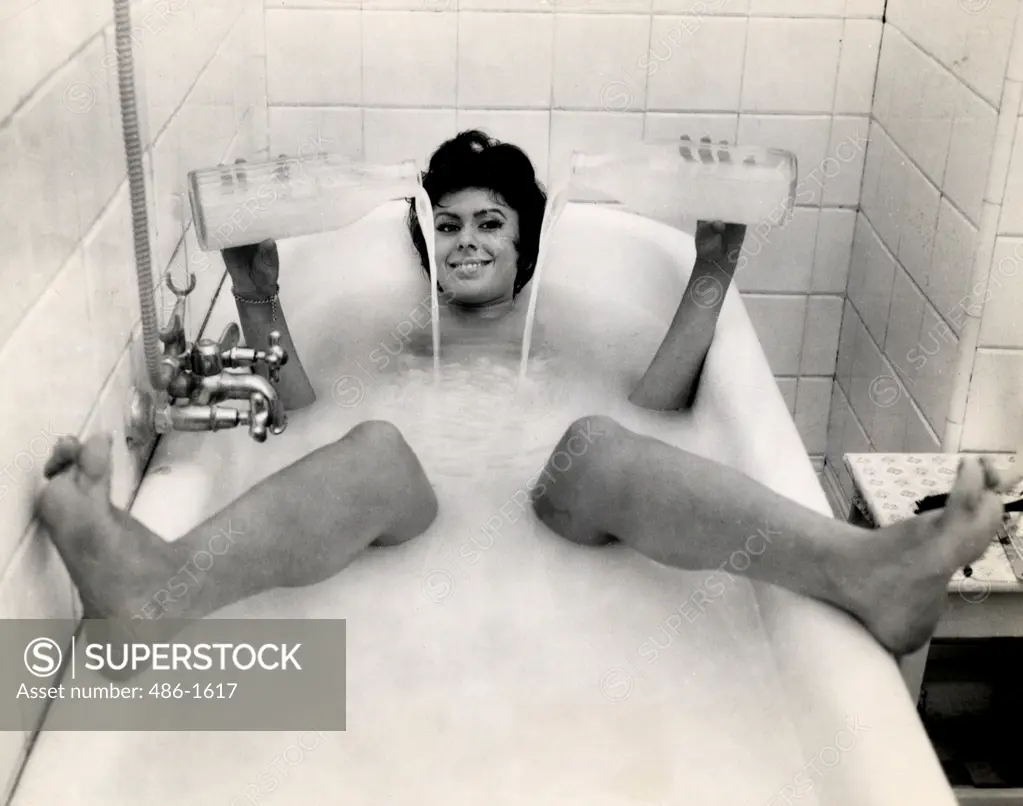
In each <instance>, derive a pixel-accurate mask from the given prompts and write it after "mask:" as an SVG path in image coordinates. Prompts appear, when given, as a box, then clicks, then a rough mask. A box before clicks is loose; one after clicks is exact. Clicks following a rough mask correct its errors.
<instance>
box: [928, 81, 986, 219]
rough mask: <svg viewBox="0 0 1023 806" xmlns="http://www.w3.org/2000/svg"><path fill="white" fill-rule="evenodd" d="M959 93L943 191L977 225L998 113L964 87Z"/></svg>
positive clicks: (959, 88) (959, 86)
mask: <svg viewBox="0 0 1023 806" xmlns="http://www.w3.org/2000/svg"><path fill="white" fill-rule="evenodd" d="M956 93H957V96H958V98H957V101H956V113H955V121H954V122H953V123H952V139H951V141H950V143H949V148H948V164H947V165H946V166H945V177H944V181H943V183H942V190H943V191H944V192H945V193H946V194H948V196H949V198H951V199H952V201H954V202H955V203H956V204H957V205H958V206H959V208H960V209H961V210H963V212H965V213H966V215H968V216H969V217H970V220H971V221H972V222H973V223H974V224H978V223H979V222H980V209H981V203H982V202H983V200H984V189H985V187H986V186H987V180H988V171H989V169H990V167H991V155H992V152H993V150H994V142H995V126H996V124H997V123H998V113H997V112H996V111H995V109H994V107H992V106H991V105H990V104H988V103H986V102H985V101H983V100H982V99H981V98H980V97H979V96H978V95H977V94H976V93H975V92H974V91H973V90H971V89H970V88H969V87H967V86H966V85H965V84H959V85H958V87H957V89H956Z"/></svg>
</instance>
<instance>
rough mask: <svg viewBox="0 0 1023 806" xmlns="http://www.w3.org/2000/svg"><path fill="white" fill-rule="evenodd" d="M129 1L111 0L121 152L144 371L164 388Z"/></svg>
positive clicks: (152, 381) (160, 387) (150, 379)
mask: <svg viewBox="0 0 1023 806" xmlns="http://www.w3.org/2000/svg"><path fill="white" fill-rule="evenodd" d="M130 3H131V0H114V35H115V43H116V44H115V47H116V49H117V83H118V87H119V89H120V95H121V125H122V128H123V130H124V152H125V155H126V156H127V160H128V189H129V192H130V193H131V224H132V234H133V237H134V241H135V276H136V279H137V285H138V292H139V308H140V309H141V311H142V343H143V345H144V347H145V351H146V371H147V372H148V374H149V382H150V384H152V386H153V388H154V389H156V390H162V389H163V388H164V385H163V382H162V378H161V373H160V359H161V350H160V343H159V336H158V328H159V326H160V325H159V322H158V320H157V317H156V301H155V299H154V298H153V273H152V272H153V269H152V265H153V259H152V254H151V253H150V250H149V216H148V213H147V210H146V182H145V172H144V169H143V164H142V152H143V150H144V146H143V144H142V137H141V135H140V133H139V115H138V105H137V99H136V97H135V62H134V58H133V55H132V50H131V45H132V42H131V8H130Z"/></svg>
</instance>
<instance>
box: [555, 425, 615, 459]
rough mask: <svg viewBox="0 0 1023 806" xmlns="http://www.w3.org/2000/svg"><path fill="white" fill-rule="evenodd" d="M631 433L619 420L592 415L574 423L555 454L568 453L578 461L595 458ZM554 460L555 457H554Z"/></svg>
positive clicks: (563, 436)
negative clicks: (579, 459)
mask: <svg viewBox="0 0 1023 806" xmlns="http://www.w3.org/2000/svg"><path fill="white" fill-rule="evenodd" d="M630 433H631V432H630V431H629V430H628V429H626V428H625V427H624V426H623V425H621V424H620V423H619V422H618V421H617V420H615V419H613V418H611V417H607V416H605V415H603V414H590V415H587V416H586V417H580V418H579V419H578V420H576V421H575V422H574V423H572V424H571V425H570V426H569V427H568V430H566V431H565V433H564V434H563V435H562V437H561V439H560V440H559V442H558V447H557V449H556V450H555V453H567V454H568V456H569V457H571V458H573V459H576V458H581V457H584V456H589V457H591V458H594V457H595V456H597V455H601V454H604V453H605V452H606V451H607V450H608V449H609V448H610V449H612V450H614V447H615V445H616V444H618V443H620V442H621V441H622V440H623V439H627V438H628V436H629V434H630ZM552 458H553V457H552Z"/></svg>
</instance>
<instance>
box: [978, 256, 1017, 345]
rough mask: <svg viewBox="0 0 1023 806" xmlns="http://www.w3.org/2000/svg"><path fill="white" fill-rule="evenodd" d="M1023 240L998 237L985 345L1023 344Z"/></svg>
mask: <svg viewBox="0 0 1023 806" xmlns="http://www.w3.org/2000/svg"><path fill="white" fill-rule="evenodd" d="M1021 267H1023V239H1020V238H998V239H997V240H996V241H995V250H994V254H993V256H992V258H991V272H990V274H989V275H988V281H987V283H988V285H987V294H986V297H985V298H986V299H987V302H986V303H985V304H984V315H983V320H982V322H981V328H980V344H981V346H982V347H1023V316H1021V311H1020V301H1021V300H1023V271H1021Z"/></svg>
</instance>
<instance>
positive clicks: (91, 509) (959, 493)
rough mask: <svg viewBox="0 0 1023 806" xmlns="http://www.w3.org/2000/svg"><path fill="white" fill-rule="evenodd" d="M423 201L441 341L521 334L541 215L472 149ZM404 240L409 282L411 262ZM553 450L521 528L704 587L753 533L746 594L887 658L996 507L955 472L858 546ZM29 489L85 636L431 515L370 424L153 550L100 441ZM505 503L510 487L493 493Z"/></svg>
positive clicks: (715, 246)
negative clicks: (80, 610)
mask: <svg viewBox="0 0 1023 806" xmlns="http://www.w3.org/2000/svg"><path fill="white" fill-rule="evenodd" d="M423 184H424V187H425V189H426V191H427V193H428V194H429V196H430V199H431V200H432V202H433V205H434V208H433V213H434V219H435V233H434V239H435V244H436V253H437V263H438V281H439V284H440V286H441V289H442V292H443V293H442V299H443V302H444V307H443V311H442V313H443V320H444V321H443V324H442V326H443V328H445V333H449V332H452V331H453V330H457V329H458V328H471V329H473V330H474V331H475V332H479V330H481V329H486V330H487V332H488V333H492V334H494V337H495V338H497V337H498V336H497V334H499V333H500V331H501V329H502V328H505V329H507V330H508V331H509V332H514V333H517V334H521V332H522V326H521V321H522V320H521V316H522V309H523V308H524V307H525V306H524V305H519V304H518V302H519V300H520V299H522V291H523V290H524V289H525V288H526V286H527V284H528V283H529V281H530V278H531V277H532V272H533V267H534V265H535V262H536V257H537V251H538V246H539V235H540V224H541V220H542V216H543V210H544V202H545V195H544V192H543V190H542V189H541V188H540V186H539V185H538V183H537V181H536V179H535V175H534V171H533V167H532V165H531V164H530V162H529V160H528V158H527V157H526V156H525V154H524V153H523V152H522V151H520V150H519V149H517V148H515V147H514V146H511V145H508V144H503V143H499V142H497V141H494V140H491V139H489V138H487V137H486V136H485V135H483V134H482V133H479V132H463V133H462V134H460V135H458V136H457V137H456V138H454V139H453V140H451V141H449V142H447V143H445V144H443V145H442V146H441V147H440V148H439V149H438V150H437V152H436V153H435V154H434V156H433V158H432V159H431V161H430V165H429V170H428V171H427V173H426V174H425V176H424V180H423ZM410 223H412V224H413V226H412V232H413V238H414V240H415V242H416V246H417V248H418V251H419V253H420V255H421V256H422V258H423V262H424V266H425V265H426V245H425V243H424V242H423V241H422V236H421V235H420V233H419V231H418V229H417V227H416V226H415V222H414V221H413V222H410ZM743 235H744V231H743V228H742V227H739V226H734V225H722V224H719V223H714V224H701V225H700V227H699V228H698V230H697V236H696V241H697V259H696V264H695V266H694V269H693V273H692V278H691V280H690V282H689V286H688V288H687V290H686V293H685V294H684V296H683V299H682V301H681V303H680V304H679V307H678V312H677V314H676V316H675V318H674V320H673V321H672V323H671V325H670V327H669V329H668V332H667V335H666V336H665V338H664V341H663V343H662V344H661V346H660V348H659V349H658V350H657V352H656V354H655V356H654V358H653V360H652V362H651V363H650V366H649V368H648V369H647V371H646V373H645V375H643V377H642V379H641V381H640V382H639V384H638V386H637V387H636V388H635V390H634V391H633V392H632V394H631V396H630V401H631V402H632V403H633V404H635V405H636V406H640V407H644V408H647V409H655V410H661V411H665V410H677V409H680V408H684V407H686V406H687V405H689V403H690V401H691V399H692V397H693V393H694V390H695V388H696V385H697V381H698V379H699V375H700V370H701V367H702V365H703V360H704V358H705V356H706V354H707V350H708V348H709V346H710V342H711V338H712V336H713V332H714V328H715V324H716V321H717V316H718V313H719V309H720V303H721V301H723V298H724V295H723V294H719V295H717V296H718V297H719V299H718V304H717V305H714V306H710V307H707V306H706V304H705V302H706V301H705V299H702V298H697V295H696V293H694V292H696V291H697V290H698V289H699V288H700V287H701V285H706V284H707V283H708V282H714V283H717V284H718V285H719V287H725V288H727V285H728V283H729V282H730V280H731V277H732V274H733V272H734V270H735V266H736V260H737V257H738V253H739V249H740V248H741V245H742V239H743ZM224 257H225V261H226V263H227V268H228V271H229V273H230V275H231V279H232V282H233V287H234V293H235V295H236V297H237V299H238V314H239V317H240V320H241V324H242V328H243V331H244V333H245V337H246V341H247V343H249V344H259V343H265V342H266V337H267V334H268V333H269V331H270V330H278V331H281V332H282V334H283V339H282V343H283V345H284V346H285V347H286V349H287V350H288V353H289V356H290V361H289V363H288V364H287V365H286V366H285V367H284V368H283V369H282V373H281V380H280V384H279V386H278V391H279V393H280V396H281V399H282V402H283V403H284V405H285V406H286V408H288V409H298V408H301V407H303V406H306V405H308V404H310V403H311V402H312V401H313V400H314V398H315V395H314V394H313V388H312V386H311V385H310V383H309V380H308V378H307V377H306V375H305V372H304V370H303V369H302V365H301V362H300V361H299V358H298V353H297V352H296V349H295V345H294V343H293V342H292V340H291V337H290V335H289V334H288V326H287V320H286V318H285V312H284V311H283V310H282V309H281V308H280V306H279V304H277V300H276V293H277V270H278V263H277V251H276V247H275V245H274V244H273V243H272V242H267V243H264V244H262V245H260V246H258V247H257V246H253V247H241V248H237V249H232V250H228V251H227V252H225V255H224ZM701 302H703V303H704V304H701ZM508 323H512V326H509V324H508ZM580 440H585V441H586V444H588V445H589V446H590V447H589V449H587V450H585V451H583V452H582V454H581V455H580V454H579V453H577V452H576V451H572V447H573V446H576V447H578V445H579V444H581V443H580V442H579V441H580ZM457 449H458V446H457V445H452V450H457ZM561 450H569V451H570V452H571V453H572V455H573V456H576V457H577V458H578V461H574V462H572V463H571V467H570V468H569V469H568V470H567V471H560V470H559V471H558V483H557V484H553V485H543V484H542V483H540V484H537V485H536V487H535V489H534V490H533V500H532V503H533V507H534V509H535V512H536V514H537V516H538V517H539V518H540V520H541V521H542V522H543V523H545V524H546V525H547V526H549V527H550V528H551V529H552V530H553V531H555V532H556V533H558V534H559V535H561V536H563V537H564V538H567V539H569V540H573V541H576V542H578V543H582V544H587V545H600V544H603V543H607V542H609V541H612V540H619V541H622V542H624V543H626V544H628V545H629V546H631V547H632V548H634V549H635V550H636V551H639V552H641V553H643V554H645V555H647V556H648V557H651V558H652V559H654V560H656V561H658V562H661V563H664V564H667V565H672V566H676V567H678V568H683V569H711V568H720V567H723V566H724V565H725V564H726V563H727V561H728V558H729V556H730V555H732V553H733V552H735V551H739V550H742V549H743V548H746V547H748V546H747V544H748V542H749V541H750V540H751V539H752V538H750V537H749V536H750V535H753V534H756V533H757V532H758V530H759V536H760V537H759V539H762V540H763V541H767V542H770V544H771V548H772V550H771V551H764V550H760V552H759V553H758V554H755V553H754V551H753V549H750V550H749V551H747V552H746V554H747V556H749V557H750V565H749V567H748V568H747V569H746V570H745V571H744V572H743V573H744V574H745V575H746V576H748V577H751V578H753V579H757V580H760V581H763V582H769V583H773V584H776V585H781V586H784V587H786V588H789V589H790V590H793V591H795V592H797V593H801V594H804V595H806V596H810V597H813V598H816V599H819V600H822V601H825V602H829V603H831V604H833V605H835V606H837V607H840V608H842V609H844V610H846V611H848V612H849V613H851V614H852V615H853V616H855V617H856V618H858V619H859V620H860V621H861V622H862V623H863V624H864V625H865V626H866V627H867V629H869V630H870V631H871V632H872V633H873V635H874V636H875V637H876V638H877V639H878V640H879V641H880V642H881V643H882V644H883V645H884V646H885V647H887V648H888V649H889V650H891V651H892V652H894V653H896V654H901V653H906V652H909V651H912V650H914V649H916V648H918V647H919V646H921V645H922V644H923V643H924V642H925V641H926V640H927V639H928V637H929V636H930V634H931V632H932V631H933V629H934V626H935V624H936V623H937V620H938V617H939V615H940V613H941V609H942V606H943V603H944V601H945V597H946V584H947V581H948V579H949V577H950V576H951V574H952V573H953V571H954V570H955V569H956V568H958V567H960V566H963V565H965V564H967V563H969V562H971V561H973V560H975V559H976V558H977V557H978V556H979V555H980V554H982V553H983V551H984V549H985V547H986V546H987V545H988V542H989V540H990V537H991V535H993V534H994V533H995V531H996V529H997V527H998V524H999V521H1000V518H1001V516H1002V505H1001V501H1000V498H999V496H998V495H997V492H998V491H999V489H1001V488H1002V487H1003V486H1004V483H1003V482H1001V481H1000V480H999V479H998V478H997V477H996V474H995V473H994V472H993V471H992V470H991V468H990V467H988V466H987V465H985V464H983V463H981V462H977V461H973V460H967V461H966V462H965V463H964V464H963V465H962V467H961V469H960V473H959V477H958V479H957V481H956V485H955V489H954V490H953V492H952V494H951V496H950V498H949V501H948V505H947V506H946V507H945V509H944V510H942V511H939V512H933V513H928V514H925V515H922V516H920V517H917V518H914V519H912V520H910V521H906V522H903V523H900V524H897V525H894V526H891V527H888V528H886V529H881V530H868V529H861V528H858V527H855V526H851V525H849V524H846V523H844V522H842V521H838V520H833V519H831V518H827V517H825V516H823V515H820V514H818V513H817V512H814V511H811V510H809V509H807V508H805V507H803V506H801V505H800V504H797V503H795V502H793V501H791V500H789V499H787V498H784V497H782V496H780V495H778V494H776V493H774V492H772V491H771V490H769V489H768V488H767V487H764V486H763V485H761V484H759V483H758V482H756V481H754V480H752V479H751V478H749V477H747V476H745V475H743V474H742V473H739V472H738V471H736V470H733V469H732V468H729V467H726V466H724V465H721V464H718V463H716V462H713V461H711V460H708V459H705V458H702V457H700V456H697V455H694V454H692V453H688V452H686V451H683V450H680V449H679V448H676V447H674V446H671V445H669V444H667V443H665V442H662V441H660V440H658V439H656V438H654V437H651V436H646V435H642V434H639V433H635V432H634V431H632V430H630V429H628V428H625V427H624V426H622V425H620V424H618V423H617V422H615V421H614V420H612V419H610V418H609V417H606V416H602V415H600V414H595V415H593V416H589V417H584V418H582V419H579V420H577V421H576V422H574V423H572V424H571V425H570V426H569V427H568V429H567V431H565V433H564V435H563V436H562V438H561V441H560V443H559V444H558V445H557V446H556V447H555V449H554V451H553V452H552V454H551V456H552V457H553V456H554V455H556V453H557V452H558V451H561ZM46 475H47V477H48V478H49V479H50V482H49V484H48V485H47V487H46V489H45V490H44V491H43V493H42V495H41V496H40V499H39V503H38V513H39V516H40V518H41V520H42V521H43V523H44V524H45V525H46V526H47V528H48V530H49V533H50V535H51V537H52V539H53V541H54V542H55V544H56V546H57V548H58V550H59V551H60V554H61V556H62V557H63V559H64V562H65V564H66V565H67V567H68V569H69V571H70V573H71V576H72V578H73V579H74V581H75V583H76V585H77V586H78V590H79V592H80V594H81V598H82V601H83V604H84V607H85V615H86V616H87V617H92V618H119V617H123V618H127V617H132V616H136V617H160V616H165V617H169V618H195V617H202V616H205V615H207V614H210V613H212V612H214V611H216V610H218V609H220V608H222V607H225V606H226V605H229V604H231V603H234V602H236V601H239V600H240V599H243V598H245V597H248V596H252V595H255V594H257V593H260V592H262V591H266V590H268V589H271V588H275V587H284V586H303V585H311V584H314V583H317V582H320V581H322V580H324V579H327V578H329V577H331V576H333V575H335V574H337V573H338V572H339V571H341V570H342V569H343V568H345V567H346V566H347V565H348V564H349V563H350V562H351V561H352V560H353V559H354V558H355V557H356V556H357V555H358V554H359V553H360V552H362V551H363V550H364V549H366V548H367V547H368V546H387V545H394V544H397V543H401V542H404V541H407V540H409V539H411V538H413V537H415V536H417V535H419V534H421V533H422V532H423V531H425V530H426V528H427V527H428V526H429V525H430V524H431V522H432V521H433V520H434V518H435V516H436V513H437V507H438V502H437V500H436V497H435V495H434V491H433V489H432V487H431V484H430V481H429V479H428V478H427V477H426V475H425V473H424V471H423V468H422V466H421V465H420V462H419V460H418V459H417V457H416V456H415V454H414V453H413V452H412V450H411V448H410V447H409V445H408V444H407V443H406V442H405V440H404V439H403V437H402V435H401V433H400V432H399V431H398V429H397V428H396V427H394V426H393V425H390V424H389V423H387V422H380V421H368V422H363V423H361V424H360V425H358V426H356V427H355V428H353V429H352V430H351V431H349V432H348V433H347V434H345V435H344V436H343V437H341V438H340V439H338V440H337V441H336V442H333V443H331V444H327V445H324V446H323V447H321V448H319V449H317V450H315V451H313V452H312V453H310V454H309V455H307V456H305V457H304V458H302V459H301V460H299V461H297V462H295V463H294V464H292V465H291V466H289V467H287V468H285V469H283V470H281V471H280V472H278V473H276V474H274V475H273V476H271V477H269V478H267V479H265V480H264V481H262V482H260V483H259V484H257V485H256V486H255V487H254V488H252V489H251V490H249V491H248V492H246V493H245V494H244V495H242V496H241V497H240V498H239V499H238V500H236V501H235V502H233V503H232V504H230V505H229V506H227V507H226V508H225V509H224V510H222V511H221V512H220V513H218V514H216V515H214V516H213V517H211V518H210V519H209V520H207V521H206V522H205V523H203V524H201V525H199V526H197V527H196V528H195V529H193V530H192V531H191V532H190V533H189V534H188V535H186V536H184V537H183V538H181V539H179V540H177V541H175V542H173V543H168V542H165V541H164V540H163V539H161V538H160V537H159V536H157V535H155V534H153V533H152V532H150V531H149V530H148V529H147V528H145V527H144V526H143V525H142V524H140V523H138V522H137V521H135V520H134V519H132V518H131V516H130V515H128V514H127V513H126V512H122V511H119V510H116V509H114V508H113V507H112V506H111V503H110V492H109V488H110V441H109V437H102V436H97V437H93V438H92V439H90V440H89V441H88V442H86V443H85V444H79V443H78V442H77V441H76V440H74V439H68V438H65V439H64V440H62V441H61V442H60V443H59V444H58V445H57V447H56V448H55V451H54V455H53V456H52V457H51V458H50V461H49V463H48V465H47V469H46ZM516 483H517V482H516V481H513V480H510V481H509V490H511V489H512V486H513V485H515V484H516ZM232 523H239V524H245V538H244V540H237V541H235V542H234V543H233V544H232V548H231V551H229V552H226V553H225V554H224V555H223V556H221V557H220V559H219V560H218V562H217V563H215V564H214V565H213V567H211V568H210V569H209V570H208V571H207V572H205V573H204V574H203V575H202V576H200V577H198V578H195V577H194V576H193V579H192V584H190V585H188V587H187V590H186V591H185V592H184V593H182V594H180V595H179V596H178V598H175V599H171V600H167V599H164V600H163V601H161V602H160V603H159V605H160V606H159V607H158V608H151V607H150V603H151V601H152V600H153V599H154V592H155V591H158V590H162V589H164V588H165V586H167V584H168V580H170V579H172V578H174V577H175V576H176V575H179V574H180V573H181V572H182V570H183V569H184V568H185V567H186V566H187V565H188V563H189V562H190V559H191V558H192V557H193V556H194V555H195V552H196V551H197V550H199V549H201V548H204V547H205V545H206V541H207V538H208V536H209V535H210V534H212V533H214V532H215V531H218V530H219V531H224V532H227V533H229V534H231V529H232V527H231V524H232ZM296 524H301V528H300V529H296V528H295V526H296ZM765 524H769V525H770V528H769V529H766V532H765V528H764V526H765ZM284 534H287V535H288V539H287V540H282V539H281V535H284ZM232 539H233V538H232ZM153 610H155V611H156V612H153Z"/></svg>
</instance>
